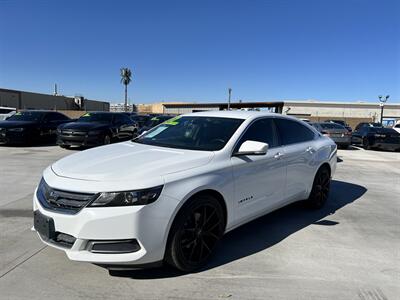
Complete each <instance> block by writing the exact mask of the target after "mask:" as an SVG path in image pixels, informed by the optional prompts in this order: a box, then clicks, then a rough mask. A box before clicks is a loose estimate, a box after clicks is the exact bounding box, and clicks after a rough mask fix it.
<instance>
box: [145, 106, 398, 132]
mask: <svg viewBox="0 0 400 300" xmlns="http://www.w3.org/2000/svg"><path fill="white" fill-rule="evenodd" d="M226 106H227V104H226V103H225V102H223V103H189V102H182V103H170V102H164V103H155V104H146V105H144V106H143V107H147V108H148V109H147V110H143V112H147V113H150V112H153V111H154V112H157V113H169V114H183V113H190V112H195V111H202V110H223V109H226ZM231 108H232V109H246V110H247V109H257V110H258V109H260V110H265V109H269V110H272V111H276V112H282V113H283V114H287V115H292V116H296V117H299V118H304V119H309V120H310V121H324V120H327V119H340V120H344V121H346V122H347V123H348V124H349V125H350V126H352V127H355V126H356V125H357V124H358V123H360V122H379V121H380V117H381V108H380V106H379V103H369V102H339V101H338V102H329V101H314V100H309V101H290V100H286V101H283V102H278V101H275V102H240V103H238V102H234V103H231ZM139 111H140V110H139ZM383 116H384V119H395V120H400V103H386V105H385V107H384V114H383Z"/></svg>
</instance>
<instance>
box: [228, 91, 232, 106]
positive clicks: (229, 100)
mask: <svg viewBox="0 0 400 300" xmlns="http://www.w3.org/2000/svg"><path fill="white" fill-rule="evenodd" d="M231 94H232V89H231V88H229V89H228V110H231Z"/></svg>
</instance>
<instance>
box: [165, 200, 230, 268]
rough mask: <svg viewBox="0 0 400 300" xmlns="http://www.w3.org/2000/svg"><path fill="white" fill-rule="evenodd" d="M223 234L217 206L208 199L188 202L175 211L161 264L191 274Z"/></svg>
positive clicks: (208, 254) (221, 215)
mask: <svg viewBox="0 0 400 300" xmlns="http://www.w3.org/2000/svg"><path fill="white" fill-rule="evenodd" d="M224 230H225V218H224V213H223V209H222V207H221V205H220V204H219V202H218V201H217V200H216V199H215V198H214V197H212V196H209V195H199V196H195V197H194V198H192V199H190V200H189V201H188V202H187V203H185V204H184V206H183V207H182V208H181V210H180V211H179V213H178V215H177V216H176V218H175V220H174V223H173V225H172V227H171V231H170V235H169V239H168V243H167V248H166V255H165V260H166V262H167V263H168V264H170V265H172V266H173V267H175V268H177V269H179V270H181V271H183V272H192V271H194V270H196V269H198V268H200V267H201V266H203V265H205V263H206V262H207V261H208V259H209V258H210V256H211V254H212V252H213V250H214V249H215V246H216V245H217V244H218V242H219V240H220V239H221V237H222V235H223V233H224Z"/></svg>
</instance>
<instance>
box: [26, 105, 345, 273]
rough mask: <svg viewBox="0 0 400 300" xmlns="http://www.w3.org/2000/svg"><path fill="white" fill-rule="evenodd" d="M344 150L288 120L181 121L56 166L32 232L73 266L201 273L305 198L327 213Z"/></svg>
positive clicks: (239, 116) (251, 116) (211, 116)
mask: <svg viewBox="0 0 400 300" xmlns="http://www.w3.org/2000/svg"><path fill="white" fill-rule="evenodd" d="M336 152H337V146H336V145H335V143H334V142H333V141H332V140H331V139H329V138H327V137H324V136H322V135H321V134H320V133H319V132H318V131H317V130H315V129H314V128H313V127H311V126H309V125H307V124H305V123H304V122H302V121H300V120H298V119H295V118H292V117H288V116H283V115H280V114H272V113H266V112H250V111H248V112H246V111H213V112H210V111H209V112H200V113H192V114H187V115H183V116H178V117H175V118H172V119H170V120H168V121H166V122H164V123H163V124H161V125H159V126H157V127H155V128H153V129H151V130H150V131H148V132H147V133H145V134H143V135H142V136H139V137H137V138H136V139H134V140H132V141H127V142H124V143H118V144H114V145H108V146H104V147H99V148H94V149H90V150H86V151H82V152H78V153H75V154H72V155H70V156H67V157H65V158H63V159H61V160H59V161H57V162H55V163H54V164H52V165H51V166H49V167H48V168H47V169H46V170H45V171H44V173H43V178H42V179H41V181H40V184H39V186H38V188H37V192H36V193H34V196H33V209H34V224H35V225H34V229H35V230H36V231H37V233H38V235H39V237H40V238H41V240H42V241H43V242H44V243H45V244H47V245H49V246H52V247H55V248H57V249H62V250H64V251H65V252H66V254H67V256H68V257H69V258H70V259H71V260H76V261H84V262H91V263H95V264H100V265H103V266H105V267H108V268H109V269H111V270H112V269H119V268H124V267H125V268H137V267H145V266H148V265H152V266H154V265H157V264H160V263H161V262H162V261H165V262H167V263H168V264H171V265H172V266H174V267H176V268H178V269H180V270H182V271H185V272H189V271H193V270H195V269H197V268H199V267H201V266H202V265H204V264H205V263H206V262H207V260H208V259H209V257H210V255H211V253H212V252H213V251H214V249H215V246H216V245H217V242H218V241H219V240H220V239H221V237H222V236H223V234H224V233H226V232H228V231H230V230H232V229H234V228H236V227H238V226H240V225H242V224H245V223H247V222H249V221H251V220H253V219H255V218H258V217H260V216H262V215H264V214H266V213H269V212H271V211H273V210H276V209H278V208H280V207H282V206H285V205H288V204H289V203H292V202H295V201H299V200H304V199H307V200H306V203H308V205H309V206H310V207H312V208H314V209H317V208H321V207H323V205H324V204H325V202H326V201H327V199H328V195H329V189H330V182H331V177H332V175H333V173H334V172H335V169H336V160H337V157H336ZM282 226H284V224H283V225H282ZM260 234H262V235H266V234H268V233H267V232H263V233H260ZM238 242H240V241H238Z"/></svg>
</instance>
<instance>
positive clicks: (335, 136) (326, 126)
mask: <svg viewBox="0 0 400 300" xmlns="http://www.w3.org/2000/svg"><path fill="white" fill-rule="evenodd" d="M310 124H311V125H312V126H313V127H315V128H316V129H317V130H318V131H319V132H320V133H321V134H323V135H325V136H328V137H330V138H331V139H332V140H333V141H334V142H335V143H336V145H338V147H341V148H348V147H349V146H350V145H351V132H350V131H348V129H347V128H345V127H344V126H342V125H339V124H336V123H328V122H322V123H310Z"/></svg>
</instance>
